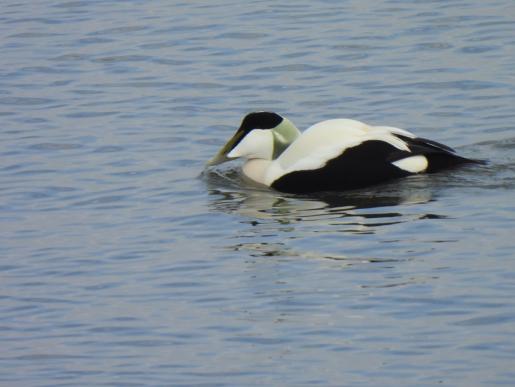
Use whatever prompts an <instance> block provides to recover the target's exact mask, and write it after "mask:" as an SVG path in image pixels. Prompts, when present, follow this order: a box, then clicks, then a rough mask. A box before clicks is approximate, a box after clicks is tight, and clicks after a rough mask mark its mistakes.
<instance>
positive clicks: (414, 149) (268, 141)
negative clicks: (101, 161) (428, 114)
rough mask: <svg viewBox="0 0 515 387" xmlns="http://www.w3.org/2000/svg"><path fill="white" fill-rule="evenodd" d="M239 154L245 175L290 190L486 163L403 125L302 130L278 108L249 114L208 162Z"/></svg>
mask: <svg viewBox="0 0 515 387" xmlns="http://www.w3.org/2000/svg"><path fill="white" fill-rule="evenodd" d="M240 157H241V158H245V159H246V162H245V163H244V165H243V175H244V176H245V177H246V178H248V179H250V180H251V181H253V182H254V183H258V184H260V185H265V186H268V187H271V188H273V189H276V190H278V191H282V192H290V193H309V192H316V191H335V190H338V191H341V190H348V189H354V188H362V187H366V186H370V185H374V184H378V183H381V182H385V181H388V180H391V179H395V178H400V177H405V176H409V175H413V174H418V173H433V172H437V171H440V170H443V169H447V168H452V167H454V166H458V165H461V164H467V163H482V162H481V161H479V160H474V159H469V158H465V157H462V156H459V155H457V154H456V152H455V151H454V149H452V148H450V147H448V146H447V145H444V144H440V143H438V142H436V141H432V140H428V139H425V138H421V137H417V136H415V135H414V134H413V133H411V132H409V131H407V130H404V129H399V128H395V127H390V126H371V125H367V124H365V123H363V122H360V121H355V120H351V119H331V120H326V121H322V122H319V123H317V124H314V125H313V126H311V127H309V128H308V129H306V130H305V131H304V132H302V133H301V132H300V131H299V129H297V127H296V126H295V125H294V124H293V123H292V122H291V121H290V120H289V119H287V118H285V117H282V116H280V115H279V114H277V113H274V112H253V113H249V114H247V115H246V116H245V117H244V118H243V120H242V122H241V125H240V127H239V128H238V130H237V131H236V133H235V134H234V135H233V137H232V138H231V139H230V140H229V141H228V142H227V143H226V144H225V145H224V146H223V147H222V149H221V150H220V151H219V152H218V153H217V154H216V155H215V156H214V157H213V158H212V159H211V160H209V161H208V163H207V165H208V166H211V165H216V164H221V163H223V162H226V161H228V160H231V159H236V158H240Z"/></svg>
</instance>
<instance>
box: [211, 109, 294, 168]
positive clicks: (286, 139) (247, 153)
mask: <svg viewBox="0 0 515 387" xmlns="http://www.w3.org/2000/svg"><path fill="white" fill-rule="evenodd" d="M299 135H300V132H299V130H298V129H297V128H296V127H295V125H293V123H292V122H291V121H290V120H288V119H287V118H284V117H281V116H280V115H279V114H277V113H273V112H254V113H249V114H247V115H246V116H245V118H243V121H242V122H241V125H240V127H239V128H238V130H237V131H236V133H235V134H234V136H232V138H231V139H230V140H229V141H227V143H226V144H225V145H224V146H223V147H222V149H220V151H219V152H218V153H217V154H216V155H215V157H213V158H212V159H211V160H209V161H208V163H207V165H208V166H211V165H217V164H221V163H224V162H226V161H228V160H231V159H235V158H238V157H244V158H246V159H264V160H273V159H275V158H277V157H278V156H279V155H280V154H281V153H282V152H283V151H284V150H285V149H286V148H287V147H288V146H289V145H290V144H291V143H292V142H293V141H294V140H295V139H296V138H297V137H298V136H299Z"/></svg>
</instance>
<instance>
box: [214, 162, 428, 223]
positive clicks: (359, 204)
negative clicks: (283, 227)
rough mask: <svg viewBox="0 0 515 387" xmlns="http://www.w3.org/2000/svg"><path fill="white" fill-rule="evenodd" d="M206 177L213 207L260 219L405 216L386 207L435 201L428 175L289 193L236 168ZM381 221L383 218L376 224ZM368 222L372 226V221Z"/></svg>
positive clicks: (286, 220) (291, 220) (284, 220)
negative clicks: (245, 175) (250, 179)
mask: <svg viewBox="0 0 515 387" xmlns="http://www.w3.org/2000/svg"><path fill="white" fill-rule="evenodd" d="M204 178H205V181H206V182H207V185H208V188H209V194H210V195H211V201H210V207H211V208H212V209H214V210H216V211H220V212H226V213H238V214H240V215H243V216H245V217H250V218H256V219H273V220H274V221H277V222H279V223H282V224H291V223H296V222H299V221H311V220H314V219H320V218H324V219H334V218H341V217H347V216H352V217H356V216H359V217H362V218H364V219H369V220H370V219H385V218H392V217H393V218H394V217H401V216H402V214H401V213H400V212H398V211H393V210H392V211H385V209H384V207H396V206H400V205H412V204H422V203H427V202H429V201H431V200H433V199H432V198H433V194H432V187H431V180H430V178H428V177H427V176H426V175H416V176H413V177H412V178H408V179H403V180H399V181H396V182H393V183H389V184H383V185H380V186H376V187H372V188H367V189H361V190H352V191H346V192H320V193H314V194H309V195H294V194H285V193H281V192H276V191H272V190H270V189H268V188H266V189H265V188H260V187H255V186H252V185H249V184H248V182H246V181H244V180H243V179H242V178H241V177H240V175H239V174H238V172H237V171H235V170H228V171H225V172H220V171H218V172H217V171H215V172H209V173H208V174H206V175H205V176H204ZM370 210H372V211H370ZM425 216H428V217H431V216H435V215H434V214H425ZM381 224H382V222H380V221H379V223H378V224H376V223H374V224H373V225H374V226H377V225H381ZM384 224H389V223H388V222H386V223H384ZM367 225H369V226H370V224H369V222H367Z"/></svg>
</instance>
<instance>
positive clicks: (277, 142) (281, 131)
mask: <svg viewBox="0 0 515 387" xmlns="http://www.w3.org/2000/svg"><path fill="white" fill-rule="evenodd" d="M272 134H273V136H274V152H273V155H272V159H276V158H277V157H279V155H280V154H281V153H283V152H284V150H285V149H286V148H288V147H289V146H290V144H291V143H292V142H293V141H295V140H296V139H297V137H299V136H300V130H299V129H297V127H296V126H295V125H293V123H292V122H291V121H290V120H289V119H287V118H284V117H283V120H282V122H281V123H280V124H279V125H277V126H276V127H275V128H273V129H272Z"/></svg>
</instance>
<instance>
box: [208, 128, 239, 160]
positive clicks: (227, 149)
mask: <svg viewBox="0 0 515 387" xmlns="http://www.w3.org/2000/svg"><path fill="white" fill-rule="evenodd" d="M242 134H243V133H242V132H236V134H235V135H234V136H232V138H231V139H230V140H229V141H227V144H225V145H224V146H223V147H222V149H220V151H218V153H217V154H216V155H215V156H214V157H213V158H212V159H211V160H209V161H208V162H207V164H206V165H207V166H208V167H211V166H213V165H218V164H222V163H225V162H226V161H229V160H231V159H232V158H231V157H228V156H227V154H228V153H229V152H230V151H231V150H232V149H233V148H234V146H235V145H236V144H237V143H238V141H239V140H240V138H241V136H242Z"/></svg>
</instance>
